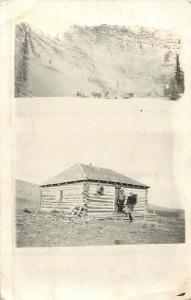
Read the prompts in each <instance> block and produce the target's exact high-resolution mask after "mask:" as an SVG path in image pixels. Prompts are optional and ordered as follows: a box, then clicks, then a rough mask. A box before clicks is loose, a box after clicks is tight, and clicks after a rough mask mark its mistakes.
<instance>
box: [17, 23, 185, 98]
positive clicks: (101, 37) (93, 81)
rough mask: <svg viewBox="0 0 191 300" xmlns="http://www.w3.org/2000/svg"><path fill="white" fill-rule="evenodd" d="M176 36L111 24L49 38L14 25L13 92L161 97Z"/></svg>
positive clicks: (170, 77) (73, 29) (169, 76)
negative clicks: (94, 93)
mask: <svg viewBox="0 0 191 300" xmlns="http://www.w3.org/2000/svg"><path fill="white" fill-rule="evenodd" d="M179 50H180V40H179V39H178V38H176V37H174V36H172V34H171V33H170V32H168V31H159V30H146V29H145V28H142V27H141V28H134V29H132V28H128V27H122V26H121V27H120V26H114V25H106V24H103V25H100V26H91V27H89V26H84V27H82V26H71V27H70V28H69V29H68V30H67V31H65V32H64V33H60V34H58V35H57V37H55V38H50V37H49V36H48V35H45V34H44V33H42V32H38V33H37V32H35V31H33V29H32V28H31V27H30V26H29V25H28V24H24V23H22V24H18V25H16V29H15V96H17V97H22V96H39V97H41V96H45V97H49V96H51V97H53V96H55V97H56V96H73V95H76V92H77V91H80V93H82V94H84V95H87V96H90V95H91V93H92V92H99V93H102V94H104V93H105V92H108V93H109V95H111V96H117V97H123V96H124V95H125V94H126V93H131V92H132V93H134V96H135V97H164V93H165V92H164V89H165V88H166V87H167V86H169V85H171V84H172V82H173V80H174V76H175V68H176V55H177V53H178V52H179Z"/></svg>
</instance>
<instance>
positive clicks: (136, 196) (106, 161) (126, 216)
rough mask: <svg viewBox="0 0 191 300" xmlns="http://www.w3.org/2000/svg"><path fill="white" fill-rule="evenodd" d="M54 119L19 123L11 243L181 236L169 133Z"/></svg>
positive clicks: (172, 239) (159, 240) (180, 239)
mask: <svg viewBox="0 0 191 300" xmlns="http://www.w3.org/2000/svg"><path fill="white" fill-rule="evenodd" d="M24 122H25V121H24V119H23V120H22V122H21V124H23V125H24ZM47 122H48V121H47ZM70 122H71V121H70ZM66 123H67V120H65V125H67V124H66ZM52 124H54V126H52V127H50V125H49V126H48V124H46V121H44V122H40V123H39V122H36V121H35V120H33V122H32V123H31V124H30V122H29V121H26V124H25V126H21V127H20V130H18V135H17V145H18V147H17V160H16V174H17V179H16V188H15V190H16V245H17V247H65V246H98V245H100V246H101V245H128V244H165V243H166V244H167V243H184V242H185V211H184V208H183V207H182V204H181V199H180V193H179V189H178V187H177V181H176V176H174V174H175V172H176V169H175V167H174V137H173V134H171V133H169V132H163V133H160V132H157V133H156V132H150V133H143V132H139V133H137V132H135V133H131V132H127V131H125V129H123V130H119V128H118V131H115V130H114V131H112V130H111V129H110V128H109V127H108V129H107V128H106V127H107V125H106V126H105V128H104V130H103V131H100V132H99V134H98V132H97V130H96V127H94V126H93V123H92V124H91V123H89V126H84V128H83V124H82V133H81V134H79V131H78V128H73V129H71V132H70V137H71V138H69V137H68V133H67V130H68V126H63V127H60V126H59V122H58V121H57V123H56V121H55V122H53V123H52ZM46 125H47V126H46ZM119 126H120V124H119ZM35 128H36V130H35ZM63 128H64V129H63ZM85 128H86V129H85ZM25 130H27V131H28V134H27V133H26V132H25ZM55 132H56V133H57V134H55ZM118 132H120V134H119V133H118Z"/></svg>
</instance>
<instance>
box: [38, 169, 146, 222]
mask: <svg viewBox="0 0 191 300" xmlns="http://www.w3.org/2000/svg"><path fill="white" fill-rule="evenodd" d="M121 188H122V189H123V191H124V194H125V197H126V199H127V197H128V196H129V194H130V193H133V194H135V195H137V204H136V205H135V207H134V211H135V216H136V215H139V216H144V215H145V213H146V212H147V193H148V188H149V186H147V185H145V184H143V183H140V182H138V181H135V180H134V179H131V178H129V177H127V176H125V175H123V174H120V173H118V172H115V171H113V170H110V169H105V168H98V167H95V166H93V165H91V164H90V165H85V164H75V165H73V166H72V167H70V168H68V169H67V170H65V171H63V172H61V173H59V174H58V175H56V176H54V177H53V178H50V179H49V180H47V181H46V182H44V183H43V184H42V185H41V209H42V210H48V211H51V210H62V211H64V212H67V211H69V210H71V209H72V208H74V207H75V206H81V205H84V204H86V207H87V214H88V216H94V217H96V216H97V217H100V216H113V215H116V214H117V211H118V210H117V199H118V195H119V191H120V189H121Z"/></svg>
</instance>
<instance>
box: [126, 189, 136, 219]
mask: <svg viewBox="0 0 191 300" xmlns="http://www.w3.org/2000/svg"><path fill="white" fill-rule="evenodd" d="M136 198H137V196H136V195H133V193H130V195H129V196H128V198H127V201H126V210H125V211H126V213H127V216H128V215H129V219H130V222H132V221H133V210H134V206H135V204H136V202H137V199H136Z"/></svg>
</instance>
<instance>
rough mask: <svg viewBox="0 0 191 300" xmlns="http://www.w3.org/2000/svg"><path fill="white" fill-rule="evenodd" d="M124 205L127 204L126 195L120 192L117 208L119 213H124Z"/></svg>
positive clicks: (122, 191)
mask: <svg viewBox="0 0 191 300" xmlns="http://www.w3.org/2000/svg"><path fill="white" fill-rule="evenodd" d="M124 203H125V194H124V190H122V189H121V190H120V191H119V196H118V201H117V206H118V212H119V213H120V212H123V207H124Z"/></svg>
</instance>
